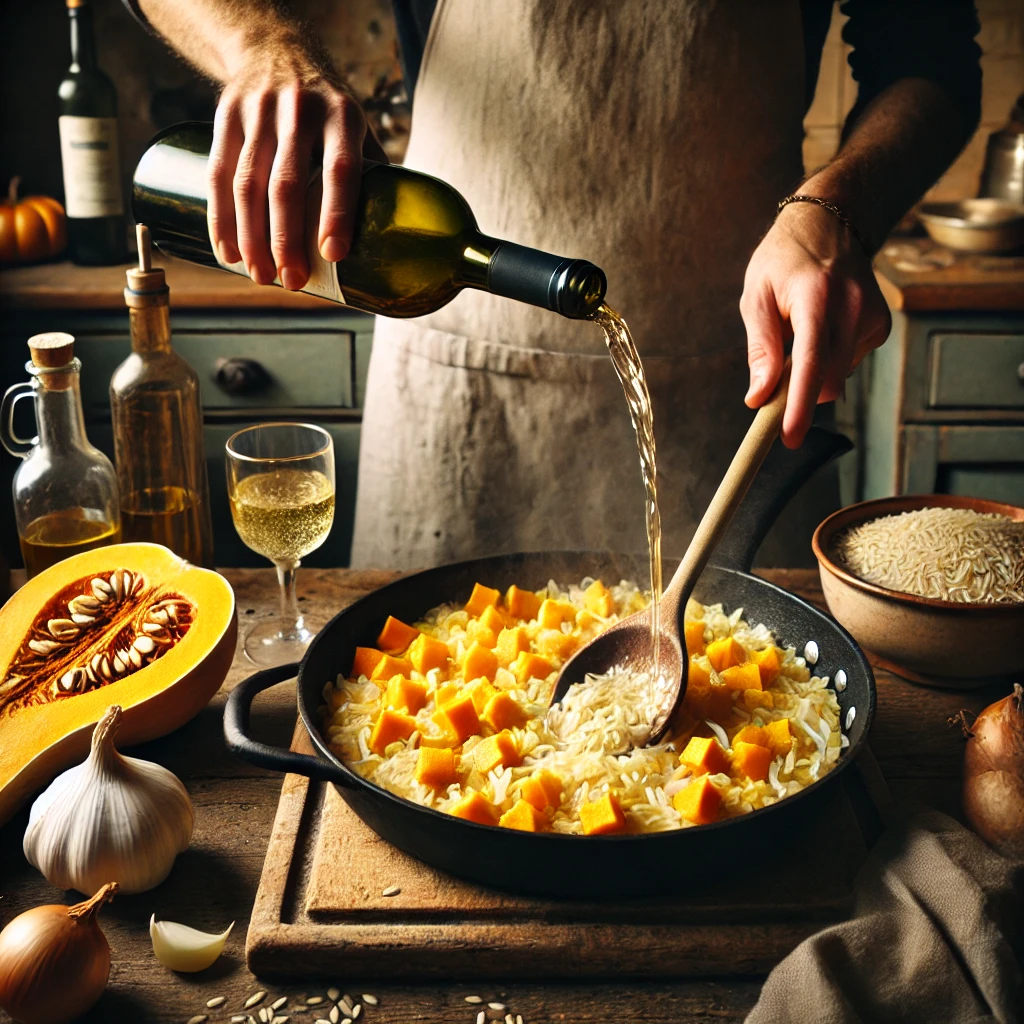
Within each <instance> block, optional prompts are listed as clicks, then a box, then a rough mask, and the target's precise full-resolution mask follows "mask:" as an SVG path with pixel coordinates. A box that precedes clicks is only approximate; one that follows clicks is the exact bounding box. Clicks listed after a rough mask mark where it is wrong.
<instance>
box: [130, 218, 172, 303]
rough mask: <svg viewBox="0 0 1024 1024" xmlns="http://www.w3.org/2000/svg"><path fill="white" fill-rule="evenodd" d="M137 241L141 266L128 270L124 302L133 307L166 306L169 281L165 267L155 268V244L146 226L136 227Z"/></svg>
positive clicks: (137, 225)
mask: <svg viewBox="0 0 1024 1024" xmlns="http://www.w3.org/2000/svg"><path fill="white" fill-rule="evenodd" d="M135 240H136V241H137V242H138V243H139V265H138V267H137V268H136V267H131V268H130V269H129V270H128V275H127V276H128V287H127V288H125V290H124V301H125V302H126V303H127V304H128V305H129V306H132V307H139V306H160V305H166V304H167V280H166V278H165V277H164V271H163V267H154V266H153V242H152V239H151V238H150V235H149V228H147V227H146V225H145V224H136V225H135Z"/></svg>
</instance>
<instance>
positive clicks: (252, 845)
mask: <svg viewBox="0 0 1024 1024" xmlns="http://www.w3.org/2000/svg"><path fill="white" fill-rule="evenodd" d="M224 575H225V576H226V577H227V579H228V580H229V581H230V582H231V584H232V586H233V587H234V588H235V593H236V596H237V600H238V610H239V623H240V633H241V632H244V631H245V630H246V629H247V628H248V627H249V625H250V624H251V623H252V622H253V621H254V619H255V618H257V617H258V616H260V615H262V614H264V613H266V612H268V611H270V610H271V609H272V608H274V606H275V605H276V600H277V595H276V579H275V576H274V572H273V570H272V569H269V568H268V569H246V570H238V569H235V570H230V569H229V570H224ZM394 575H395V574H393V573H385V572H373V571H353V570H346V569H327V570H316V569H303V570H302V571H301V572H300V573H299V593H300V598H299V600H300V601H301V602H302V607H303V609H304V612H305V614H306V618H307V623H308V624H309V625H310V626H311V627H312V628H313V629H318V628H320V627H321V626H322V625H323V624H324V623H325V622H326V621H327V619H328V618H330V617H331V616H332V615H333V614H334V613H335V612H337V611H338V610H339V609H340V608H341V607H343V606H345V605H346V604H349V603H351V602H352V601H354V600H356V599H357V598H358V597H360V596H362V595H363V594H365V593H367V592H368V591H370V590H373V589H375V588H377V587H379V586H381V585H382V584H384V583H386V582H388V581H390V580H391V579H393V578H394ZM764 575H765V576H766V577H767V578H769V579H771V580H773V581H774V582H776V583H778V584H779V585H781V586H783V587H785V588H787V589H789V590H791V591H793V592H795V593H797V594H800V595H802V596H804V597H806V598H808V599H809V600H811V601H812V602H813V603H815V604H817V605H819V606H823V600H822V596H821V590H820V587H819V583H818V577H817V572H816V571H812V570H769V571H765V572H764ZM16 576H20V574H16ZM15 582H17V580H15ZM252 671H253V669H252V667H251V666H250V665H248V664H247V662H246V661H245V659H244V657H243V656H242V655H241V654H240V652H236V657H235V661H234V664H233V665H232V668H231V672H230V674H229V676H228V678H227V681H226V682H225V684H224V686H223V687H222V688H221V690H220V691H219V692H218V694H217V695H216V696H215V697H214V699H213V700H212V701H211V703H210V704H209V706H208V707H207V708H205V709H204V710H203V711H202V712H201V713H200V714H199V715H198V716H197V717H196V718H195V719H193V720H192V721H191V722H189V723H188V724H187V725H185V726H184V727H182V728H181V729H179V730H177V732H175V733H173V734H172V735H170V736H166V737H164V738H163V739H160V740H157V741H155V742H153V743H149V744H146V745H144V746H141V747H137V748H135V749H134V750H132V751H131V753H132V754H133V755H134V756H137V757H142V758H146V759H149V760H154V761H158V762H160V763H161V764H164V765H166V766H167V767H168V768H170V769H171V770H172V771H174V772H175V773H176V774H177V775H178V776H179V777H180V778H181V779H182V780H183V781H184V783H185V785H186V786H187V787H188V790H189V793H190V794H191V797H192V800H193V803H194V804H195V808H196V822H195V833H194V835H193V839H192V845H191V847H190V848H189V850H187V851H186V852H185V853H184V854H182V855H181V856H180V857H179V858H178V860H177V862H176V864H175V867H174V870H173V871H172V873H171V876H170V877H169V879H168V880H167V881H166V882H164V883H163V884H162V885H160V886H158V887H157V888H156V889H155V890H153V891H151V892H149V893H143V894H141V895H138V896H125V897H118V898H117V899H115V901H114V902H113V904H111V905H110V906H109V907H106V908H104V910H103V912H102V915H101V922H102V925H103V928H104V931H105V933H106V935H107V937H108V939H109V942H110V946H111V951H112V960H113V965H112V968H111V973H110V983H109V986H108V988H107V991H106V992H105V994H104V995H103V997H102V998H101V999H100V1001H99V1003H98V1004H97V1005H96V1007H95V1008H94V1009H93V1010H92V1012H90V1013H89V1014H88V1015H87V1016H86V1017H85V1018H83V1021H87V1022H90V1024H92V1022H95V1024H99V1022H103V1024H112V1022H115V1021H117V1022H120V1021H125V1022H128V1021H131V1022H138V1024H184V1022H186V1021H188V1020H189V1018H190V1017H192V1016H193V1015H194V1014H204V1013H205V1014H209V1024H214V1022H220V1021H227V1020H230V1015H231V1014H232V1013H238V1012H240V1008H241V1005H242V1003H243V1001H244V1000H245V999H246V998H247V997H248V996H249V995H250V994H252V993H254V992H256V991H258V990H266V991H267V992H268V993H269V994H270V995H269V996H268V998H267V999H265V1000H264V1001H263V1002H262V1003H261V1004H260V1005H261V1006H266V1005H268V1004H269V1003H270V1001H271V999H272V998H277V997H279V996H282V995H287V996H289V997H291V1000H290V1001H291V1002H292V1005H294V1003H295V1002H297V1001H300V1000H302V1001H304V1000H305V998H306V997H307V996H316V995H323V994H324V993H325V992H326V989H327V986H329V985H333V984H336V985H338V987H339V988H341V989H342V990H343V991H347V992H351V993H353V994H361V993H364V992H368V993H372V994H374V995H376V996H377V998H378V1000H379V1005H378V1006H369V1005H367V1006H365V1007H364V1012H363V1015H362V1017H361V1019H360V1024H363V1022H365V1024H409V1022H412V1021H425V1022H430V1024H473V1021H474V1020H475V1017H476V1012H477V1009H478V1007H475V1006H471V1005H469V1004H468V1003H466V1002H465V1001H464V998H463V997H464V996H465V995H468V994H480V995H483V996H484V997H485V999H494V998H500V999H501V1000H502V1001H503V1002H507V1003H509V1005H510V1006H512V1007H513V1008H514V1009H515V1012H516V1013H521V1014H522V1016H523V1019H524V1021H525V1024H544V1022H584V1021H586V1022H593V1024H621V1022H622V1021H626V1020H635V1021H642V1022H644V1024H669V1022H672V1024H679V1022H683V1021H696V1022H702V1024H711V1022H716V1024H720V1022H722V1021H741V1020H743V1018H744V1017H745V1015H746V1014H747V1012H748V1011H749V1010H750V1008H751V1007H752V1006H753V1005H754V1003H755V1002H756V1001H757V997H758V993H759V991H760V986H761V981H762V979H760V978H732V979H728V980H716V979H713V978H712V979H701V980H671V979H669V980H664V981H642V982H620V981H615V980H609V981H607V982H604V983H600V984H595V983H593V982H584V983H557V982H550V981H546V982H543V983H533V982H530V981H523V982H522V983H500V984H495V985H490V986H488V985H482V984H468V985H467V984H463V983H460V982H459V981H458V979H457V973H458V965H457V964H453V974H454V975H456V978H455V980H453V981H452V982H450V983H443V984H437V983H433V984H421V985H409V984H403V983H402V981H401V979H399V978H394V977H392V978H387V979H379V978H378V979H373V978H362V977H359V978H357V977H339V978H329V979H324V980H323V982H322V983H321V984H316V983H309V982H307V981H303V982H296V983H294V984H288V983H283V982H281V981H279V980H267V981H261V980H258V979H256V978H254V977H253V976H252V975H251V974H250V973H249V971H248V970H247V969H246V966H245V960H244V954H243V949H244V944H245V934H246V929H247V926H248V923H249V914H250V911H251V909H252V904H253V900H254V897H255V894H256V886H257V883H258V881H259V876H260V871H261V868H262V866H263V858H264V854H265V851H266V848H267V842H268V838H269V835H270V830H271V826H272V823H273V820H274V814H275V811H276V808H277V802H278V795H279V792H280V789H281V781H282V780H281V776H279V775H274V774H272V773H270V772H267V771H263V770H261V769H258V768H254V767H252V766H250V765H247V764H244V763H242V762H240V761H237V760H235V759H233V758H232V757H231V756H230V755H229V754H228V753H227V751H226V750H225V748H224V743H223V737H222V731H221V719H222V712H223V706H224V700H225V698H226V695H227V693H228V692H229V691H230V690H231V688H232V687H233V686H234V685H235V684H236V683H238V682H239V681H240V680H241V679H242V678H244V677H245V676H247V675H248V674H250V673H251V672H252ZM875 674H876V679H877V683H878V713H877V718H876V720H875V724H874V728H873V731H872V735H871V746H872V749H873V751H874V753H875V756H876V758H877V760H878V762H879V764H880V766H881V768H882V771H883V773H884V774H885V776H886V779H887V780H888V782H889V786H890V789H891V790H892V793H893V796H894V798H895V800H896V802H897V804H898V805H899V806H900V807H901V808H903V809H908V808H914V807H924V806H931V807H939V808H941V809H943V810H946V811H949V812H951V813H957V809H958V807H959V788H960V765H961V759H962V751H963V743H962V740H961V738H960V736H959V732H958V731H957V730H956V729H953V728H950V727H949V726H947V724H946V720H947V718H948V717H949V716H950V715H952V714H954V713H955V712H956V711H957V710H959V708H961V707H968V708H971V709H973V710H975V711H977V710H980V709H981V708H982V707H984V706H985V705H986V704H988V703H990V702H991V701H992V700H994V699H996V697H998V696H1001V695H1002V693H1001V692H992V691H975V692H970V693H967V692H944V691H940V690H930V689H925V688H922V687H917V686H914V685H912V684H910V683H907V682H904V681H902V680H899V679H897V678H895V677H894V676H892V675H890V674H889V673H887V672H884V671H882V670H881V669H879V668H877V667H876V668H875ZM252 720H253V732H254V734H255V735H256V736H257V737H259V738H261V739H263V740H265V741H267V742H271V743H275V744H278V745H282V746H286V745H287V744H288V743H289V742H290V740H291V736H292V730H293V727H294V724H295V696H294V685H293V684H292V683H288V684H283V685H281V686H278V687H276V688H274V689H273V690H271V691H269V692H268V693H267V694H266V695H264V696H262V697H261V698H260V699H259V700H258V701H257V703H256V705H255V707H254V709H253V719H252ZM27 820H28V809H27V808H25V809H23V810H22V811H21V812H19V813H18V814H17V815H16V816H15V817H14V818H13V819H12V820H11V821H10V822H9V823H8V824H7V825H5V826H4V827H3V829H2V830H0V926H2V925H4V924H6V923H7V922H8V921H9V920H10V919H11V918H12V917H14V916H15V915H16V914H19V913H21V912H22V911H23V910H27V909H28V908H29V907H32V906H36V905H38V904H42V903H55V902H61V903H62V902H67V903H72V902H75V901H76V899H77V897H72V895H71V894H70V893H64V892H61V891H59V890H57V889H55V888H54V887H53V886H51V885H49V884H48V883H47V882H46V881H45V880H44V879H43V878H42V877H41V876H40V875H39V874H38V873H37V872H36V871H35V869H33V868H32V867H30V866H29V865H28V863H27V862H26V861H25V858H24V856H23V854H22V850H21V841H22V835H23V833H24V829H25V825H26V823H27ZM154 912H156V913H157V915H158V917H167V918H169V919H171V920H178V921H182V922H184V923H188V924H191V925H193V926H195V927H200V928H204V929H208V930H213V929H217V930H220V929H223V928H224V927H225V926H226V925H227V924H228V922H230V921H232V920H234V921H235V922H236V923H235V929H234V932H233V933H232V935H231V937H230V939H229V941H228V945H227V949H226V951H225V954H224V956H223V957H222V958H221V959H220V960H219V961H218V962H217V963H216V964H215V965H214V966H213V967H212V968H210V969H209V970H207V971H205V972H202V973H201V974H198V975H178V974H173V973H172V972H170V971H168V970H166V969H165V968H163V967H161V966H160V965H159V964H158V963H157V962H156V960H155V959H154V957H153V954H152V950H151V946H150V940H149V935H148V921H149V917H150V915H151V914H152V913H154ZM216 996H225V997H226V998H227V1002H226V1003H225V1004H224V1005H223V1006H222V1007H221V1008H220V1009H219V1010H207V1009H206V1001H207V1000H208V999H211V998H213V997H216ZM282 1012H287V1011H282ZM315 1017H316V1014H314V1013H304V1014H302V1015H301V1016H298V1015H297V1016H294V1017H292V1021H293V1024H294V1022H312V1021H313V1020H314V1019H315ZM4 1019H6V1018H4Z"/></svg>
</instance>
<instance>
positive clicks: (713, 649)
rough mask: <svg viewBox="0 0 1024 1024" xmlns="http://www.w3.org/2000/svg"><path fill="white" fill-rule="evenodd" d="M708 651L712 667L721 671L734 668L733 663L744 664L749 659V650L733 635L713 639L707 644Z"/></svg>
mask: <svg viewBox="0 0 1024 1024" xmlns="http://www.w3.org/2000/svg"><path fill="white" fill-rule="evenodd" d="M706 653H707V656H708V661H710V662H711V667H712V668H713V669H714V670H715V671H716V672H719V673H721V672H722V671H724V670H725V669H727V668H732V666H733V665H742V664H743V662H745V661H746V660H747V652H746V650H745V649H744V647H743V645H742V644H741V643H739V641H737V640H734V639H733V638H732V637H731V636H727V637H723V638H722V639H721V640H712V641H711V643H709V644H708V646H707V650H706Z"/></svg>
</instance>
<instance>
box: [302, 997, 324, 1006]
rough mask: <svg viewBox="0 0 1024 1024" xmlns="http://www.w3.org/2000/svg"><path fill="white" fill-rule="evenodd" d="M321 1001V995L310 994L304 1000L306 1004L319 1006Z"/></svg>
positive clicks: (322, 999)
mask: <svg viewBox="0 0 1024 1024" xmlns="http://www.w3.org/2000/svg"><path fill="white" fill-rule="evenodd" d="M323 1001H324V997H323V996H310V997H309V998H308V999H307V1000H306V1005H307V1006H319V1005H320V1004H321V1003H322V1002H323Z"/></svg>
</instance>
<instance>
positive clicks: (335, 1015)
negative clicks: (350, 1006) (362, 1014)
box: [327, 1006, 341, 1024]
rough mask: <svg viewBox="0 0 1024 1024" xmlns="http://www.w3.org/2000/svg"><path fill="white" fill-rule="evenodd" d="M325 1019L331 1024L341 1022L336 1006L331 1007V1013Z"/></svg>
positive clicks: (339, 1012)
mask: <svg viewBox="0 0 1024 1024" xmlns="http://www.w3.org/2000/svg"><path fill="white" fill-rule="evenodd" d="M327 1017H328V1019H329V1020H330V1022H331V1024H338V1021H339V1020H341V1010H339V1009H338V1008H337V1007H336V1006H332V1007H331V1012H330V1013H329V1014H327Z"/></svg>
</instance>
